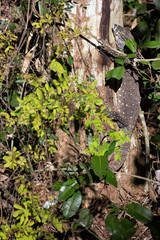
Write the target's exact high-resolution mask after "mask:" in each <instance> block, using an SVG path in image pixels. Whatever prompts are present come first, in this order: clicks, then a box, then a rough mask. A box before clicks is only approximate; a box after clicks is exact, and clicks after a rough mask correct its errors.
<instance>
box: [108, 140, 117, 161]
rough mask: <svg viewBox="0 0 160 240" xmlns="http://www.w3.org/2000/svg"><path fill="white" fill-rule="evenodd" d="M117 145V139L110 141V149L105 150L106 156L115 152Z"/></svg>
mask: <svg viewBox="0 0 160 240" xmlns="http://www.w3.org/2000/svg"><path fill="white" fill-rule="evenodd" d="M115 146H116V141H113V142H111V143H110V146H109V149H108V151H106V152H105V157H108V156H109V155H111V154H112V153H113V152H114V149H115Z"/></svg>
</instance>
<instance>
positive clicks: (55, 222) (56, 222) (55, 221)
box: [53, 216, 62, 232]
mask: <svg viewBox="0 0 160 240" xmlns="http://www.w3.org/2000/svg"><path fill="white" fill-rule="evenodd" d="M53 226H54V227H55V228H56V229H57V230H58V231H59V232H61V231H62V223H61V221H59V219H58V218H57V217H55V216H54V217H53Z"/></svg>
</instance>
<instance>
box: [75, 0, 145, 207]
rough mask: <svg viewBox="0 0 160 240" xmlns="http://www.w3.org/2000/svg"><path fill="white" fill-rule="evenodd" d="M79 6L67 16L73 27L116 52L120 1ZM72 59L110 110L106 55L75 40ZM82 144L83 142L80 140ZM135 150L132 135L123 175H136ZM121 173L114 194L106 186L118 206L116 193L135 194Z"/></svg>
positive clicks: (110, 64) (136, 143) (100, 0)
mask: <svg viewBox="0 0 160 240" xmlns="http://www.w3.org/2000/svg"><path fill="white" fill-rule="evenodd" d="M81 4H82V5H83V6H87V9H84V8H79V6H77V7H74V8H73V9H72V12H71V15H72V17H73V18H74V20H75V22H76V24H77V25H78V26H79V27H80V28H81V29H83V28H84V27H87V28H88V29H89V30H90V31H91V33H92V34H93V35H94V36H96V37H99V38H101V39H104V40H105V39H107V40H108V42H109V43H110V45H111V46H112V47H115V48H116V46H115V41H114V37H113V34H112V26H113V25H114V24H118V25H121V26H122V25H123V24H122V22H123V4H122V0H117V1H115V0H85V1H84V0H81ZM87 39H88V40H90V41H91V42H94V43H95V44H96V40H95V39H94V38H92V37H91V36H88V37H87ZM73 56H74V64H75V65H74V67H75V72H76V74H78V75H79V76H80V78H82V79H85V78H86V76H89V77H90V76H91V75H93V76H94V77H95V79H96V80H97V90H98V92H99V94H100V97H101V98H102V99H103V101H104V104H106V105H109V106H111V107H113V106H114V105H115V104H116V92H115V91H113V90H112V89H111V87H110V86H106V84H105V75H106V73H107V71H109V70H111V69H112V68H113V67H114V63H113V62H112V61H111V59H110V58H109V57H108V56H107V55H105V54H102V53H100V52H98V51H97V49H96V48H95V47H94V46H92V44H90V43H89V42H88V41H86V40H84V39H82V38H81V37H78V38H77V40H76V41H74V42H73ZM82 132H83V130H82ZM82 142H84V138H83V140H82ZM139 146H140V143H139V140H138V138H137V137H136V135H133V136H132V138H131V144H130V151H129V153H128V156H127V159H126V162H125V164H124V166H123V168H122V170H124V171H125V173H127V174H133V173H134V174H136V173H137V169H136V167H135V162H136V161H137V159H139V156H138V155H139V152H140V149H139ZM142 165H143V163H142ZM125 173H124V174H123V175H122V174H121V173H118V174H119V175H118V174H117V176H119V177H118V178H117V180H118V186H119V189H118V190H116V189H115V188H114V187H112V186H109V194H110V199H111V200H112V201H113V202H115V203H118V202H119V197H118V196H119V193H120V194H122V195H125V194H126V191H127V192H132V195H134V191H137V189H136V187H135V184H134V181H133V179H132V178H131V177H130V176H128V175H126V174H125ZM122 189H125V190H122ZM135 194H136V192H135ZM124 197H125V196H124Z"/></svg>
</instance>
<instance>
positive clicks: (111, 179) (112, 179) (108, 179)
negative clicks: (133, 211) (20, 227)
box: [105, 170, 117, 187]
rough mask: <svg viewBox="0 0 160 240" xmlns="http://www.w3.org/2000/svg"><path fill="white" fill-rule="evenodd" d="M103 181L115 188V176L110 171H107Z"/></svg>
mask: <svg viewBox="0 0 160 240" xmlns="http://www.w3.org/2000/svg"><path fill="white" fill-rule="evenodd" d="M105 181H106V182H107V183H109V184H111V185H113V186H115V187H117V180H116V176H115V174H114V173H113V172H112V171H110V170H107V177H106V178H105Z"/></svg>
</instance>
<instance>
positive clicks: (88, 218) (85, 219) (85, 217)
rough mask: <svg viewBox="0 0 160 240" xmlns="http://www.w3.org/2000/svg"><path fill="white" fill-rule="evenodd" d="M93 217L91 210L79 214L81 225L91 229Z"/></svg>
mask: <svg viewBox="0 0 160 240" xmlns="http://www.w3.org/2000/svg"><path fill="white" fill-rule="evenodd" d="M92 222H93V216H92V215H91V214H90V211H89V209H82V210H81V211H80V213H79V224H80V225H81V226H82V227H84V228H89V227H90V226H91V225H92Z"/></svg>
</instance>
